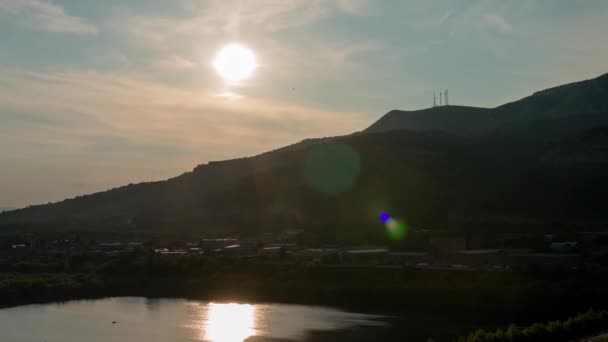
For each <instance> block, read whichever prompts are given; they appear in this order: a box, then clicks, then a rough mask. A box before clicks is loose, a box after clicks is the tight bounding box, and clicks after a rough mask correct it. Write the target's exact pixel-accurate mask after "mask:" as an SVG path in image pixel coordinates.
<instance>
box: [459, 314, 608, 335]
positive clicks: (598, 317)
mask: <svg viewBox="0 0 608 342" xmlns="http://www.w3.org/2000/svg"><path fill="white" fill-rule="evenodd" d="M607 326H608V311H596V310H589V311H587V312H585V313H579V314H578V315H576V316H574V317H571V318H569V319H567V320H565V321H551V322H547V323H535V324H533V325H531V326H528V327H525V328H524V327H518V326H517V325H515V324H512V325H511V326H509V327H508V328H507V329H498V330H496V331H485V330H483V329H479V330H477V331H476V332H474V333H471V334H470V335H469V336H467V337H460V338H459V339H458V342H519V341H522V342H523V341H525V342H527V341H540V342H542V341H551V342H560V341H571V340H573V339H580V338H582V337H584V336H589V335H592V334H598V333H601V332H604V331H606V329H607V328H606V327H607Z"/></svg>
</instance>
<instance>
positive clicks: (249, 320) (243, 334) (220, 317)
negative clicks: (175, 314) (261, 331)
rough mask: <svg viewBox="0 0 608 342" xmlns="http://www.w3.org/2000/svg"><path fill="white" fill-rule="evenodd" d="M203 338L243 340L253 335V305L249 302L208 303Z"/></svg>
mask: <svg viewBox="0 0 608 342" xmlns="http://www.w3.org/2000/svg"><path fill="white" fill-rule="evenodd" d="M208 310H209V311H208V312H207V315H208V316H207V322H206V327H205V330H204V337H203V338H204V340H205V341H211V342H243V341H244V340H245V339H246V338H247V337H249V336H252V335H255V307H254V306H253V305H249V304H216V303H210V304H209V309H208Z"/></svg>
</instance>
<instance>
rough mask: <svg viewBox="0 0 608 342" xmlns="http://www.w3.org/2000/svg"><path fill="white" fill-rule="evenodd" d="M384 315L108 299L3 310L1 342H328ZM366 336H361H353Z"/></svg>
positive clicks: (297, 307)
mask: <svg viewBox="0 0 608 342" xmlns="http://www.w3.org/2000/svg"><path fill="white" fill-rule="evenodd" d="M386 325H387V323H386V321H384V320H383V317H381V316H373V315H365V314H357V313H350V312H345V311H340V310H336V309H331V308H325V307H316V306H302V305H283V304H235V303H213V302H202V301H190V300H185V299H146V298H106V299H101V300H85V301H71V302H66V303H54V304H43V305H28V306H21V307H15V308H7V309H2V310H0V332H1V334H2V337H1V340H2V342H38V341H40V342H82V341H89V342H102V341H103V342H111V341H113V342H127V341H128V342H160V341H163V342H166V341H171V342H179V341H209V342H242V341H248V342H249V341H309V340H315V341H331V340H334V338H335V337H337V336H333V337H332V335H331V332H344V331H351V332H352V331H354V329H367V328H372V327H382V326H386ZM356 335H357V336H364V335H363V334H358V333H357V334H356Z"/></svg>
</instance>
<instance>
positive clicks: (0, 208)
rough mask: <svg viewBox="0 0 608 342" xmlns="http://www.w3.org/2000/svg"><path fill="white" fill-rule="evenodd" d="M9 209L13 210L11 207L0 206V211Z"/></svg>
mask: <svg viewBox="0 0 608 342" xmlns="http://www.w3.org/2000/svg"><path fill="white" fill-rule="evenodd" d="M10 210H15V208H11V207H0V213H1V212H3V211H10Z"/></svg>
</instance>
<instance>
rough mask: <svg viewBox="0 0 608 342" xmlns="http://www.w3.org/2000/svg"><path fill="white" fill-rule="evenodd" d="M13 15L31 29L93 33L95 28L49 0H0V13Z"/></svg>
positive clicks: (81, 33)
mask: <svg viewBox="0 0 608 342" xmlns="http://www.w3.org/2000/svg"><path fill="white" fill-rule="evenodd" d="M2 12H3V13H4V14H5V15H8V16H11V17H13V16H15V17H16V18H17V20H19V24H20V25H23V26H26V27H28V28H31V29H35V30H41V31H51V32H63V33H71V34H79V35H86V34H94V33H97V28H96V27H95V26H94V25H92V24H91V23H88V22H87V21H85V20H84V19H83V18H79V17H76V16H72V15H69V14H67V13H66V12H65V10H64V9H63V8H62V7H61V6H59V5H57V4H54V3H53V2H51V1H45V0H0V14H2Z"/></svg>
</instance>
